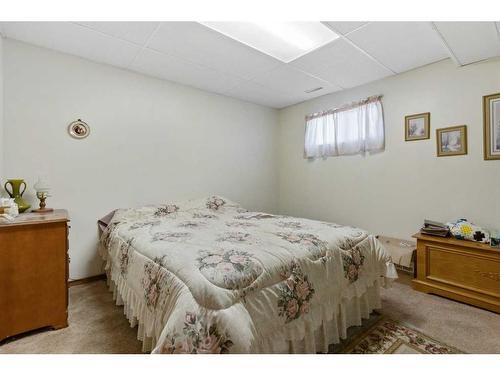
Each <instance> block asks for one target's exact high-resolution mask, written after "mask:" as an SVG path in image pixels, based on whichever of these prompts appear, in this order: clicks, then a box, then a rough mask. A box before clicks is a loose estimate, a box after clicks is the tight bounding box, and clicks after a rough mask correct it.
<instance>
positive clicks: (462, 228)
mask: <svg viewBox="0 0 500 375" xmlns="http://www.w3.org/2000/svg"><path fill="white" fill-rule="evenodd" d="M446 225H448V228H450V232H451V235H452V236H453V237H455V238H457V239H459V240H469V241H476V242H483V243H489V242H490V234H489V233H488V231H486V230H484V229H483V228H481V227H479V226H477V225H475V224H473V223H471V222H469V221H467V219H458V220H457V221H454V222H452V223H447V224H446Z"/></svg>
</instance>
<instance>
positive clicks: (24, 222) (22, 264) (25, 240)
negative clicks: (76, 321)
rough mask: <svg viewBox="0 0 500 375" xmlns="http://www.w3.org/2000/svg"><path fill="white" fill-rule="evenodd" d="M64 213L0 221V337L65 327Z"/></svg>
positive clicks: (66, 229)
mask: <svg viewBox="0 0 500 375" xmlns="http://www.w3.org/2000/svg"><path fill="white" fill-rule="evenodd" d="M68 222H69V218H68V213H67V211H66V210H54V211H53V212H50V213H44V214H39V213H26V214H20V215H19V216H17V217H16V218H15V220H13V221H11V222H7V221H6V222H0V244H1V245H0V286H1V287H0V341H2V340H4V339H6V338H8V337H11V336H14V335H17V334H20V333H24V332H28V331H31V330H34V329H38V328H43V327H51V328H54V329H58V328H64V327H67V326H68Z"/></svg>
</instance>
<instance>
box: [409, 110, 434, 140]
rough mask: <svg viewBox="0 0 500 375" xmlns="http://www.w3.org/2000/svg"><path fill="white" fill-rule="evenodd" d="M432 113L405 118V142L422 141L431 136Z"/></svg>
mask: <svg viewBox="0 0 500 375" xmlns="http://www.w3.org/2000/svg"><path fill="white" fill-rule="evenodd" d="M430 128H431V113H430V112H424V113H417V114H415V115H409V116H405V141H420V140H422V139H429V138H430V136H431V131H430Z"/></svg>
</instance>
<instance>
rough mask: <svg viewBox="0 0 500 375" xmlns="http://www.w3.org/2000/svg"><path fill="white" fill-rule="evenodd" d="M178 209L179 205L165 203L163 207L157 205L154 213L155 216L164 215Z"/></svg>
mask: <svg viewBox="0 0 500 375" xmlns="http://www.w3.org/2000/svg"><path fill="white" fill-rule="evenodd" d="M177 211H179V206H177V205H176V204H167V205H165V206H163V207H158V208H157V209H156V211H155V213H154V215H155V216H156V217H164V216H167V215H170V214H173V213H174V212H177Z"/></svg>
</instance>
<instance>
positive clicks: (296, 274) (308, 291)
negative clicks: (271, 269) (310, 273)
mask: <svg viewBox="0 0 500 375" xmlns="http://www.w3.org/2000/svg"><path fill="white" fill-rule="evenodd" d="M281 275H282V277H283V278H284V279H286V280H285V283H284V285H280V286H278V293H279V296H280V297H279V299H278V315H279V316H284V317H285V321H286V323H289V322H291V321H292V320H295V319H298V318H300V317H301V316H302V315H304V314H307V313H308V312H309V309H310V300H311V298H312V297H313V295H314V288H313V286H312V284H311V282H310V281H309V278H308V277H307V275H304V273H303V272H302V269H301V268H300V266H299V265H298V263H296V262H295V261H293V262H292V263H291V264H290V268H289V269H287V270H285V271H283V272H282V274H281Z"/></svg>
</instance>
